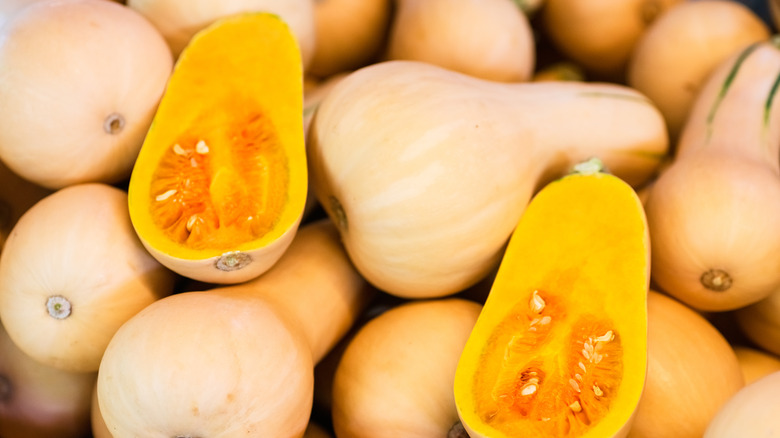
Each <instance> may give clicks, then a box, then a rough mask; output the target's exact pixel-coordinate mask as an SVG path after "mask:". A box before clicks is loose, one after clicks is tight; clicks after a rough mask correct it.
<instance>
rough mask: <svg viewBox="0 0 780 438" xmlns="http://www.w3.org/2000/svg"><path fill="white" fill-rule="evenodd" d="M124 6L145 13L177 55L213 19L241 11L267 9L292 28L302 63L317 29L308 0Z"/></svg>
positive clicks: (166, 0) (131, 1)
mask: <svg viewBox="0 0 780 438" xmlns="http://www.w3.org/2000/svg"><path fill="white" fill-rule="evenodd" d="M127 7H129V8H130V9H133V10H135V11H137V12H139V13H141V14H142V15H143V16H145V17H146V18H147V19H148V20H149V21H150V22H151V23H152V24H154V26H155V27H157V29H158V30H159V31H160V33H161V34H162V36H163V37H164V38H165V40H166V41H167V42H168V45H169V46H170V48H171V52H173V55H174V57H179V56H180V55H181V52H182V51H183V50H184V48H185V47H186V46H187V45H188V44H189V43H190V41H191V40H192V38H193V37H194V36H195V34H196V33H198V32H199V31H201V30H203V29H205V28H206V27H208V26H210V25H211V24H213V23H214V22H215V21H217V20H219V19H221V18H224V17H227V16H230V15H233V14H240V13H242V12H267V13H271V14H275V15H278V16H279V17H281V18H282V19H283V20H284V21H285V22H286V23H287V24H288V25H289V26H290V28H291V30H292V32H293V34H295V39H296V41H297V42H298V46H299V48H300V52H301V58H302V62H303V64H304V65H308V64H309V63H310V62H311V59H312V57H313V56H314V50H315V47H316V40H317V38H316V31H315V25H314V6H313V2H311V1H310V0H225V1H211V0H197V1H194V0H184V1H182V0H127Z"/></svg>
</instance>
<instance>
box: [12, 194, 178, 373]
mask: <svg viewBox="0 0 780 438" xmlns="http://www.w3.org/2000/svg"><path fill="white" fill-rule="evenodd" d="M174 280H175V276H174V275H173V273H172V272H170V271H169V270H168V269H165V267H163V266H162V265H160V264H159V263H158V262H157V261H156V260H155V259H154V258H152V257H151V256H150V255H149V254H148V253H147V252H146V250H144V247H143V246H142V245H141V242H139V240H138V237H137V236H136V234H135V232H134V231H133V228H132V226H131V224H130V218H129V216H128V213H127V194H126V193H125V192H124V191H122V190H120V189H118V188H115V187H113V186H109V185H106V184H101V183H85V184H76V185H73V186H69V187H66V188H64V189H60V190H58V191H56V192H54V193H52V194H51V195H48V196H47V197H45V198H43V199H42V200H40V201H39V202H38V203H36V204H35V205H33V206H32V207H31V208H30V209H29V210H27V212H26V213H25V214H24V215H23V216H22V217H21V218H20V219H19V221H18V222H17V223H16V226H14V228H13V231H12V232H11V235H10V236H9V237H8V240H7V241H6V244H5V247H4V248H3V252H2V253H0V319H2V323H3V325H4V326H5V328H6V330H7V331H8V335H9V336H10V337H11V339H13V340H14V342H15V343H16V344H17V345H18V346H19V348H20V349H21V350H22V351H24V352H25V353H26V354H28V355H29V356H31V357H32V358H34V359H35V360H37V361H38V362H41V363H43V364H45V365H48V366H51V367H55V368H60V369H63V370H66V371H74V372H93V371H97V370H98V366H99V364H100V360H101V358H102V356H103V352H104V351H105V349H106V346H107V345H108V343H109V341H110V340H111V337H112V336H113V335H114V333H115V332H116V331H117V330H118V329H119V327H120V326H121V325H122V324H124V322H125V321H127V320H128V319H130V317H132V316H133V315H135V314H136V313H138V312H139V311H140V310H141V309H143V308H144V307H146V306H148V305H149V304H151V303H152V302H154V301H156V300H158V299H160V298H162V297H164V296H166V295H169V294H170V293H171V292H172V291H173V285H174Z"/></svg>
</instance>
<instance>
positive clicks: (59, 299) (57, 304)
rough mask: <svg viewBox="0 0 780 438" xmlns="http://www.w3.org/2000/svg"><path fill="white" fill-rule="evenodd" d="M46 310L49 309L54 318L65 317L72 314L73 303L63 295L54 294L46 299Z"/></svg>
mask: <svg viewBox="0 0 780 438" xmlns="http://www.w3.org/2000/svg"><path fill="white" fill-rule="evenodd" d="M46 310H48V311H49V316H51V317H52V318H54V319H65V318H67V317H68V316H70V313H71V304H70V301H68V299H67V298H65V297H63V296H62V295H54V296H51V297H49V299H48V300H46Z"/></svg>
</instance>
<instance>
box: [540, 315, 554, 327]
mask: <svg viewBox="0 0 780 438" xmlns="http://www.w3.org/2000/svg"><path fill="white" fill-rule="evenodd" d="M550 321H552V317H551V316H549V315H547V316H543V317H542V320H541V321H540V324H542V325H547V324H549V323H550Z"/></svg>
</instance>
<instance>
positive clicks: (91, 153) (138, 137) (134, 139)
mask: <svg viewBox="0 0 780 438" xmlns="http://www.w3.org/2000/svg"><path fill="white" fill-rule="evenodd" d="M128 35H132V38H130V37H128ZM172 65H173V59H172V56H171V52H170V50H169V49H168V46H167V45H166V44H165V40H163V38H162V36H161V35H160V33H159V32H158V31H157V30H156V29H155V28H154V27H153V26H152V25H151V24H150V23H149V22H148V21H147V20H145V19H144V18H143V17H142V16H140V15H139V14H137V13H136V12H134V11H132V10H130V9H128V8H127V7H125V6H124V5H121V4H119V3H116V2H113V1H104V0H57V1H38V2H35V3H32V4H30V5H29V6H27V7H26V8H24V9H23V10H21V11H19V13H17V14H15V15H14V17H13V19H12V20H9V21H8V22H7V23H5V25H3V26H2V28H0V102H3V105H2V106H1V107H0V160H2V161H3V162H5V164H6V165H7V166H8V167H9V168H10V169H11V170H13V171H14V172H15V173H16V174H18V175H20V176H21V177H23V178H25V179H27V180H29V181H32V182H34V183H36V184H38V185H41V186H44V187H46V188H49V189H59V188H63V187H66V186H68V185H72V184H77V183H85V182H103V183H109V184H114V183H120V182H123V181H125V180H126V179H127V177H129V176H130V171H131V169H132V167H133V162H134V161H135V159H136V156H137V155H138V150H139V149H140V147H141V143H142V142H143V139H144V135H146V131H147V130H148V129H149V125H150V124H151V122H152V117H153V115H154V111H155V108H156V107H157V104H158V102H159V100H160V96H161V95H162V92H163V90H164V88H165V84H166V81H167V80H168V77H169V76H170V73H171V67H172ZM54 72H56V73H54Z"/></svg>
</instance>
